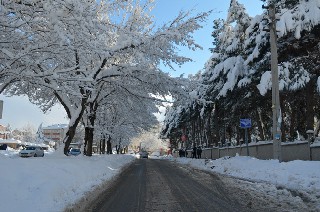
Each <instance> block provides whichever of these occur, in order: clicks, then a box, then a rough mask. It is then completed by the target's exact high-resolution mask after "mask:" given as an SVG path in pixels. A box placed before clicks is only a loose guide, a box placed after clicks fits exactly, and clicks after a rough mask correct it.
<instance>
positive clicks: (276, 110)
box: [262, 0, 282, 162]
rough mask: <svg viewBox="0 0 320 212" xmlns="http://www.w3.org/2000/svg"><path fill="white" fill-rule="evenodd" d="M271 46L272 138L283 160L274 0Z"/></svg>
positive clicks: (270, 9)
mask: <svg viewBox="0 0 320 212" xmlns="http://www.w3.org/2000/svg"><path fill="white" fill-rule="evenodd" d="M262 8H264V9H268V13H269V30H270V48H271V73H272V138H273V158H274V159H277V160H279V162H282V154H281V114H280V97H279V75H278V52H277V29H276V22H277V19H276V8H275V4H274V1H272V0H270V1H269V5H268V7H265V6H262Z"/></svg>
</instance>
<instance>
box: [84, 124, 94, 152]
mask: <svg viewBox="0 0 320 212" xmlns="http://www.w3.org/2000/svg"><path fill="white" fill-rule="evenodd" d="M93 131H94V129H93V128H92V127H85V134H86V136H85V138H86V139H87V140H86V142H87V146H86V153H87V154H86V155H87V156H92V144H93Z"/></svg>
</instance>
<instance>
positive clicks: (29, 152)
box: [19, 146, 44, 157]
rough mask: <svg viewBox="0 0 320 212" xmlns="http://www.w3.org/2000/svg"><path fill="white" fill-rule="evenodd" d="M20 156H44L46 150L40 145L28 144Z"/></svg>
mask: <svg viewBox="0 0 320 212" xmlns="http://www.w3.org/2000/svg"><path fill="white" fill-rule="evenodd" d="M19 156H20V157H43V156H44V151H43V149H42V148H41V147H40V146H27V147H26V148H25V149H23V150H21V151H20V152H19Z"/></svg>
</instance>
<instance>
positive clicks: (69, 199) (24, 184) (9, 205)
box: [0, 150, 135, 212]
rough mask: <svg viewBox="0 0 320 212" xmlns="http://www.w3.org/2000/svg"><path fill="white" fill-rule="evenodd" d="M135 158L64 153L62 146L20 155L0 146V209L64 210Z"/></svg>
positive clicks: (50, 211) (47, 211) (49, 211)
mask: <svg viewBox="0 0 320 212" xmlns="http://www.w3.org/2000/svg"><path fill="white" fill-rule="evenodd" d="M134 159H135V158H134V157H133V156H130V155H94V156H92V157H85V156H83V155H79V156H69V157H66V156H65V155H63V154H62V150H59V151H56V152H46V153H45V156H44V157H43V158H42V157H36V158H20V157H19V156H18V151H13V150H0V167H1V168H0V169H1V175H0V176H1V177H0V180H1V186H0V187H1V188H0V198H1V206H0V208H1V210H0V211H27V212H28V211H39V212H40V211H41V212H43V211H46V212H56V211H63V209H64V208H65V207H66V206H67V205H68V204H70V203H73V202H75V201H77V200H78V199H80V198H81V197H82V196H83V195H84V194H85V192H87V191H90V190H92V189H93V188H94V187H95V186H97V185H99V184H101V183H102V182H104V181H105V180H110V179H111V178H112V177H113V176H114V175H116V174H118V173H119V172H120V170H121V168H122V167H123V166H125V165H126V164H128V163H130V162H131V161H133V160H134Z"/></svg>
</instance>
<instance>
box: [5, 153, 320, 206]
mask: <svg viewBox="0 0 320 212" xmlns="http://www.w3.org/2000/svg"><path fill="white" fill-rule="evenodd" d="M135 158H136V155H134V154H131V155H94V156H92V157H85V156H83V155H79V156H76V157H74V156H70V157H66V156H64V155H63V154H62V150H59V151H56V152H54V151H49V152H46V154H45V157H43V158H42V157H39V158H20V157H19V156H18V152H17V151H14V150H12V149H9V150H1V151H0V167H1V177H0V179H1V189H0V197H1V211H27V212H28V211H36V212H37V211H39V212H40V211H41V212H42V211H46V212H56V211H63V209H64V208H65V207H66V206H68V205H69V204H71V203H74V202H76V201H77V200H79V199H80V198H81V197H83V196H84V195H85V193H86V192H87V191H91V190H92V189H93V188H95V187H96V186H98V185H99V184H101V183H102V182H104V181H106V180H111V179H112V177H113V176H115V175H116V174H118V173H119V172H120V171H121V168H122V167H124V166H125V165H126V164H129V163H131V162H132V161H133V160H134V159H135ZM150 158H155V159H162V158H163V159H169V160H173V161H176V162H178V163H181V164H186V165H190V166H193V167H195V168H198V169H204V170H207V171H212V172H217V173H220V174H224V175H229V176H233V177H237V178H241V179H246V180H250V181H251V182H268V183H271V184H274V185H276V186H278V187H282V188H287V189H290V190H295V191H299V192H302V193H303V194H304V195H307V196H308V198H311V199H312V200H313V201H316V202H317V200H319V198H320V181H319V179H320V161H299V160H297V161H291V162H283V163H279V162H278V161H276V160H258V159H255V158H251V157H240V156H236V157H232V158H229V157H225V158H220V159H217V160H206V159H191V158H173V157H172V156H169V157H168V156H166V157H161V156H158V155H151V157H150ZM318 202H320V201H318ZM319 204H320V203H319ZM318 208H319V210H320V205H319V207H318Z"/></svg>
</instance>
